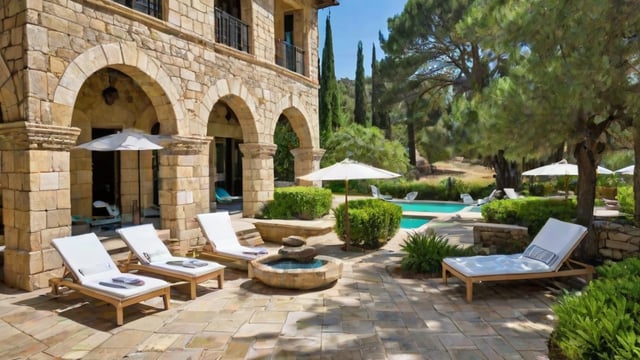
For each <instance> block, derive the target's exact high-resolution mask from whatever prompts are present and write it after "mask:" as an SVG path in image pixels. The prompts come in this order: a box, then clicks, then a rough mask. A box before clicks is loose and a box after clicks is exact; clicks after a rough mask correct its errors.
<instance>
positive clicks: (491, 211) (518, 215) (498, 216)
mask: <svg viewBox="0 0 640 360" xmlns="http://www.w3.org/2000/svg"><path fill="white" fill-rule="evenodd" d="M481 212H482V217H483V218H484V219H485V221H487V222H490V223H498V224H511V225H520V226H524V227H527V228H528V229H529V234H530V235H535V234H537V233H538V231H540V229H541V228H542V226H544V224H545V223H546V222H547V220H548V219H549V218H550V217H553V218H556V219H558V220H563V221H571V219H573V218H574V217H575V213H576V203H575V200H572V199H569V200H564V199H545V198H521V199H513V200H511V199H505V200H499V201H492V202H490V203H488V204H485V205H482V208H481Z"/></svg>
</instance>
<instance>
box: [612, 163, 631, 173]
mask: <svg viewBox="0 0 640 360" xmlns="http://www.w3.org/2000/svg"><path fill="white" fill-rule="evenodd" d="M635 168H636V165H635V164H633V165H629V166H627V167H623V168H622V169H618V170H616V171H615V173H616V174H622V175H633V173H634V172H635Z"/></svg>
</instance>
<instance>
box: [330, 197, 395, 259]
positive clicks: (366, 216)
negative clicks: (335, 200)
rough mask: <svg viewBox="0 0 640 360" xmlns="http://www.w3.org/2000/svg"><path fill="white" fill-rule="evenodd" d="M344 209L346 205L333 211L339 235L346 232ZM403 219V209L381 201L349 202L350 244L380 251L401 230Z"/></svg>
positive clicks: (339, 206) (341, 205)
mask: <svg viewBox="0 0 640 360" xmlns="http://www.w3.org/2000/svg"><path fill="white" fill-rule="evenodd" d="M344 208H345V206H344V204H340V205H338V207H336V208H335V209H334V210H333V212H334V215H335V218H336V224H335V227H334V230H335V232H336V233H337V234H344V232H345V230H344V225H345V224H344V212H345V209H344ZM401 219H402V208H401V207H400V206H398V205H396V204H393V203H390V202H387V201H383V200H379V199H363V200H354V201H349V229H350V231H349V237H350V243H349V244H350V245H351V244H352V245H355V246H359V247H362V248H365V249H378V248H380V247H381V246H382V245H384V244H386V243H387V241H388V240H389V239H390V238H391V237H392V236H394V235H395V234H396V232H397V231H398V229H400V220H401ZM343 241H344V239H343Z"/></svg>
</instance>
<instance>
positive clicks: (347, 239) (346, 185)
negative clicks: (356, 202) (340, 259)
mask: <svg viewBox="0 0 640 360" xmlns="http://www.w3.org/2000/svg"><path fill="white" fill-rule="evenodd" d="M348 195H349V180H345V181H344V232H345V235H344V251H349V242H350V241H351V236H350V232H351V225H350V224H349V198H348Z"/></svg>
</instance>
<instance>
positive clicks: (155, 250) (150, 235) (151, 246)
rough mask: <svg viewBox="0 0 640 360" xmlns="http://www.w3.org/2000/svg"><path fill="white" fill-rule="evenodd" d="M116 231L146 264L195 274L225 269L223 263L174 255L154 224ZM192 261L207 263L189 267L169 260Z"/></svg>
mask: <svg viewBox="0 0 640 360" xmlns="http://www.w3.org/2000/svg"><path fill="white" fill-rule="evenodd" d="M116 231H117V232H118V233H119V234H120V235H121V237H122V240H123V241H124V242H125V243H127V246H129V249H131V251H133V252H134V253H135V254H136V256H137V257H138V260H139V261H140V262H141V263H142V264H144V265H148V266H152V267H155V268H159V269H162V270H168V271H171V272H176V273H182V274H186V275H194V276H198V275H202V274H206V273H209V272H212V271H215V270H219V269H224V266H223V265H220V264H218V263H217V262H214V261H206V260H200V259H194V258H188V257H179V256H173V255H172V254H171V252H169V249H167V247H166V246H165V244H164V243H163V242H162V240H161V239H160V237H158V232H157V231H156V229H155V228H154V227H153V224H144V225H137V226H130V227H124V228H120V229H117V230H116ZM190 261H197V263H198V264H206V265H205V266H197V267H187V266H182V265H173V264H169V262H171V263H183V262H190Z"/></svg>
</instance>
